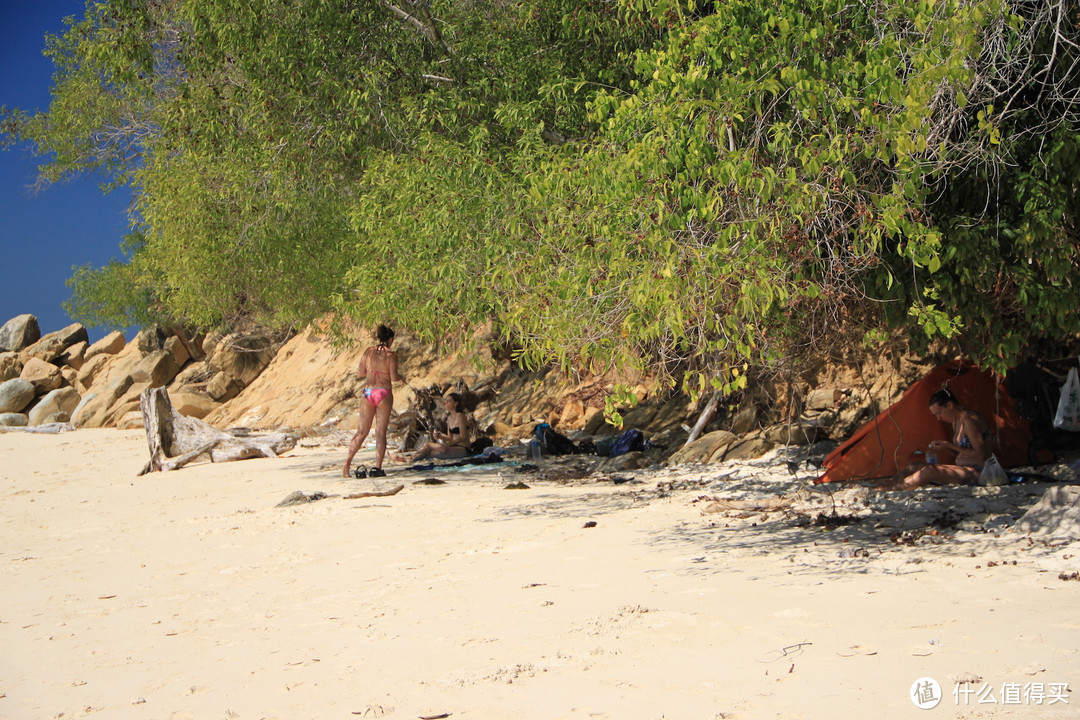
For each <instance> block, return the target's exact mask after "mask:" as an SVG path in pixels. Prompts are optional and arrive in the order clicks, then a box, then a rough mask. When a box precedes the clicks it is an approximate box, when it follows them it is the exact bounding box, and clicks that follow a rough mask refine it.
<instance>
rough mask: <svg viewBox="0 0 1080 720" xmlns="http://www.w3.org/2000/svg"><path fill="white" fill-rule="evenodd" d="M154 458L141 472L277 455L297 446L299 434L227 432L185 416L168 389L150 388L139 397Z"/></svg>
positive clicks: (151, 454)
mask: <svg viewBox="0 0 1080 720" xmlns="http://www.w3.org/2000/svg"><path fill="white" fill-rule="evenodd" d="M139 409H140V410H142V416H143V424H144V425H145V427H146V442H147V444H148V445H149V446H150V460H149V461H147V463H146V466H145V467H143V469H142V472H140V473H139V475H145V474H147V473H149V472H155V471H165V470H179V469H180V468H182V467H183V466H185V465H187V464H188V463H189V462H191V461H193V460H196V459H198V458H200V457H204V456H205V457H209V459H210V462H229V461H231V460H246V459H248V458H253V457H277V456H278V455H280V454H281V453H283V452H288V451H289V450H292V449H293V448H294V447H296V440H297V436H296V435H295V434H293V433H290V432H284V431H281V432H275V433H268V434H265V435H249V434H247V431H241V430H233V431H229V432H226V431H224V430H218V429H217V428H215V427H213V426H212V425H209V424H208V423H205V422H203V421H202V420H199V419H197V418H193V417H187V416H186V415H181V414H180V413H179V412H177V411H176V409H175V408H174V407H173V405H172V401H171V400H169V393H168V392H167V391H166V390H165V388H147V389H146V390H143V392H142V395H140V396H139Z"/></svg>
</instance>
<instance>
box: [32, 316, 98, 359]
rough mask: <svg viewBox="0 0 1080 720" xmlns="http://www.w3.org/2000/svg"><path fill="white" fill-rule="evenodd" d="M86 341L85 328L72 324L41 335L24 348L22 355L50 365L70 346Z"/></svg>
mask: <svg viewBox="0 0 1080 720" xmlns="http://www.w3.org/2000/svg"><path fill="white" fill-rule="evenodd" d="M88 340H89V338H88V336H87V334H86V328H85V327H83V326H82V325H81V324H80V323H72V324H71V325H68V326H67V327H66V328H64V329H63V330H57V331H56V332H51V333H49V334H48V335H42V336H41V339H40V340H38V341H37V342H35V343H34V344H33V345H30V346H28V347H27V348H25V349H24V350H23V354H24V355H28V356H30V357H36V358H39V359H41V360H44V361H45V362H50V363H51V362H54V361H55V360H57V359H58V358H59V357H60V356H61V355H63V354H64V353H65V352H66V351H67V349H68V348H69V347H71V346H72V345H75V344H77V343H80V342H83V343H84V342H87V341H88Z"/></svg>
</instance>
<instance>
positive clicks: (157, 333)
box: [135, 327, 167, 355]
mask: <svg viewBox="0 0 1080 720" xmlns="http://www.w3.org/2000/svg"><path fill="white" fill-rule="evenodd" d="M166 337H167V335H166V334H165V331H164V330H162V329H161V328H160V327H152V328H143V329H142V330H140V331H139V334H138V335H136V336H135V345H136V346H138V348H139V354H140V355H153V354H154V353H156V352H157V351H159V350H164V349H165V339H166Z"/></svg>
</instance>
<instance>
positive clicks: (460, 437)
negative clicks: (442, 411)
mask: <svg viewBox="0 0 1080 720" xmlns="http://www.w3.org/2000/svg"><path fill="white" fill-rule="evenodd" d="M443 402H444V404H445V407H446V427H447V430H448V431H447V432H446V433H441V432H438V431H434V432H432V433H431V437H432V440H430V441H429V442H428V443H426V444H425V445H424V447H422V448H420V449H419V450H418V451H417V452H416V454H414V455H413V456H412V457H411V458H407V457H403V456H399V457H395V458H394V459H395V460H398V461H399V462H416V461H417V460H423V459H425V458H429V457H430V458H436V459H439V460H450V459H456V458H463V457H467V456H468V455H470V454H471V452H472V438H471V437H470V434H469V422H468V419H467V418H466V417H465V410H464V409H463V408H462V407H461V395H459V394H458V393H450V394H448V395H447V396H446V397H444V398H443Z"/></svg>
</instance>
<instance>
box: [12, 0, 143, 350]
mask: <svg viewBox="0 0 1080 720" xmlns="http://www.w3.org/2000/svg"><path fill="white" fill-rule="evenodd" d="M84 8H85V1H84V0H0V105H6V106H8V107H18V108H21V109H23V110H26V111H34V110H45V109H47V108H48V105H49V90H50V88H51V86H52V73H53V66H52V62H51V61H49V60H48V59H46V58H45V57H44V56H43V55H42V54H41V52H42V50H43V49H44V47H45V34H46V33H51V34H59V33H61V32H62V31H63V29H64V24H63V21H62V20H63V18H64V17H66V16H69V15H75V16H78V17H82V15H83V10H84ZM40 161H41V159H40V158H37V157H35V156H34V155H33V154H32V153H31V151H30V149H29V148H27V147H14V148H9V149H8V150H0V264H2V265H3V267H2V268H0V324H3V323H5V322H7V321H8V320H9V319H10V318H12V317H14V316H16V315H21V314H23V313H31V314H32V315H35V316H36V317H37V319H38V323H39V324H40V325H41V332H42V333H47V332H52V331H54V330H59V329H60V328H62V327H65V326H66V325H69V324H70V323H71V322H72V320H71V319H70V318H69V317H68V316H67V315H66V314H65V313H64V310H63V308H62V307H61V305H60V304H61V303H62V302H64V301H65V300H67V299H68V298H70V297H71V291H70V289H69V288H68V287H67V286H66V285H65V284H64V283H65V281H66V280H67V279H68V278H70V277H71V275H72V267H74V266H77V265H85V264H87V263H89V264H91V265H93V266H95V267H100V266H101V265H104V264H105V263H107V262H108V261H109V260H110V259H112V258H120V257H122V254H121V252H120V241H121V239H122V238H123V236H124V234H125V233H127V232H128V225H127V208H128V204H129V202H130V199H131V195H130V193H129V192H128V191H127V190H126V189H122V190H117V191H113V192H112V193H110V194H109V195H105V194H103V193H102V191H101V190H100V189H99V187H98V185H99V182H100V180H99V179H96V178H92V177H91V178H85V179H80V180H75V181H72V182H67V183H63V184H60V185H53V186H50V187H48V188H46V189H45V190H43V191H41V192H39V193H38V194H37V195H34V194H32V193H31V192H30V191H29V190H28V188H27V186H29V185H30V184H31V183H33V181H34V178H35V175H36V168H37V166H38V165H39V164H40ZM89 332H90V337H91V340H95V339H97V338H100V337H101V336H103V335H104V334H105V332H107V330H105V329H103V328H90V329H89ZM125 334H126V335H127V336H128V339H129V340H130V339H131V337H130V336H131V333H130V332H128V333H125Z"/></svg>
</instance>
